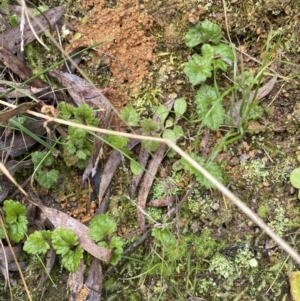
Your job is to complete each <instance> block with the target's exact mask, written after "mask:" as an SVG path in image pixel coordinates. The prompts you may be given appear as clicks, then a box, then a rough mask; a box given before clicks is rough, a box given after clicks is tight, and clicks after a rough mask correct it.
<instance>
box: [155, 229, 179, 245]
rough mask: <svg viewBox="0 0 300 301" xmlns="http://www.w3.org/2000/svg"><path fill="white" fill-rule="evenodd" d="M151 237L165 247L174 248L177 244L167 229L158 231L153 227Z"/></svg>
mask: <svg viewBox="0 0 300 301" xmlns="http://www.w3.org/2000/svg"><path fill="white" fill-rule="evenodd" d="M152 236H153V237H155V238H156V239H158V240H159V241H160V242H161V244H162V245H163V246H166V247H172V246H173V247H175V246H176V244H177V242H176V239H175V238H174V236H173V234H172V233H171V232H170V230H168V229H159V228H155V227H154V228H153V229H152Z"/></svg>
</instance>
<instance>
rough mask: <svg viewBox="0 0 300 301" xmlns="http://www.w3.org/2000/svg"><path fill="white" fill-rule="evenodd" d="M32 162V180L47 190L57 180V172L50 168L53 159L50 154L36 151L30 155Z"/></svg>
mask: <svg viewBox="0 0 300 301" xmlns="http://www.w3.org/2000/svg"><path fill="white" fill-rule="evenodd" d="M31 158H32V162H33V165H34V170H35V171H34V179H35V180H36V181H37V182H38V183H39V184H40V185H41V186H43V187H45V188H47V189H49V188H50V187H52V186H53V185H54V184H55V183H56V182H57V179H58V175H59V172H58V170H56V169H54V168H51V169H50V167H52V166H53V163H54V158H53V156H52V155H51V153H50V152H47V153H46V152H40V151H36V152H33V153H31Z"/></svg>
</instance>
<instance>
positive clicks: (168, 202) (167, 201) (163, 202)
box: [147, 195, 176, 208]
mask: <svg viewBox="0 0 300 301" xmlns="http://www.w3.org/2000/svg"><path fill="white" fill-rule="evenodd" d="M175 201H176V196H175V195H172V196H167V197H165V198H161V199H155V200H151V201H150V202H148V203H147V206H148V207H158V208H160V207H168V206H172V205H173V204H174V203H175Z"/></svg>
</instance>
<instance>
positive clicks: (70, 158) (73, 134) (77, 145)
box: [59, 102, 99, 168]
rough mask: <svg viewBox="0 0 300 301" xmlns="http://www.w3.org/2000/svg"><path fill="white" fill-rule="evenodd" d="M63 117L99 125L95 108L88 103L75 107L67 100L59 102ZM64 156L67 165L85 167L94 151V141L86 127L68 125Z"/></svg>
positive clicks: (77, 121) (76, 121) (80, 122)
mask: <svg viewBox="0 0 300 301" xmlns="http://www.w3.org/2000/svg"><path fill="white" fill-rule="evenodd" d="M59 109H60V111H61V118H63V119H67V120H70V121H73V122H75V123H79V124H86V125H91V126H97V125H98V123H99V120H98V119H96V118H94V112H93V110H92V109H91V108H90V107H89V106H88V105H87V104H84V105H81V106H79V107H77V108H76V107H74V106H72V105H70V104H67V103H65V102H61V103H60V104H59ZM62 144H63V158H64V161H65V162H66V164H67V166H76V167H79V168H84V167H86V165H87V161H88V159H89V157H90V156H91V154H92V151H93V141H92V139H91V137H90V133H88V132H87V131H86V130H84V129H79V128H76V127H73V126H69V127H68V137H67V138H66V139H65V141H63V143H62Z"/></svg>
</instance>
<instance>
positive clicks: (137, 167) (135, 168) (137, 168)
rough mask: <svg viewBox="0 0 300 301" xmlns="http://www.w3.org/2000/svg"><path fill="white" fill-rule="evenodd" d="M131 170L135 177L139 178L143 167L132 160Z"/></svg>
mask: <svg viewBox="0 0 300 301" xmlns="http://www.w3.org/2000/svg"><path fill="white" fill-rule="evenodd" d="M130 170H131V172H132V173H133V174H134V175H135V176H138V175H139V174H140V173H141V172H142V168H141V165H140V164H139V163H138V162H135V161H133V160H130Z"/></svg>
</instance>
